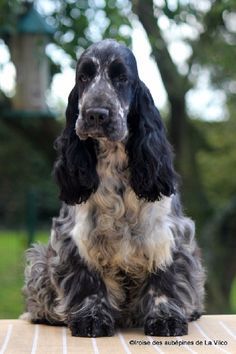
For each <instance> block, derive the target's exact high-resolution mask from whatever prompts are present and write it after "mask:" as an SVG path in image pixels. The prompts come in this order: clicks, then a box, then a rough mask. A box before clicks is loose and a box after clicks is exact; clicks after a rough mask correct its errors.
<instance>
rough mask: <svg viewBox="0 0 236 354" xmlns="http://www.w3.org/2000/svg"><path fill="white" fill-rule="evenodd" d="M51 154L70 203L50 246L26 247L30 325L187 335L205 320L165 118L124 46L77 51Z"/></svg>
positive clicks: (196, 255) (77, 332) (87, 332)
mask: <svg viewBox="0 0 236 354" xmlns="http://www.w3.org/2000/svg"><path fill="white" fill-rule="evenodd" d="M56 149H57V151H58V160H57V161H56V164H55V169H54V174H55V178H56V181H57V183H58V185H59V187H60V198H61V200H62V201H64V203H63V206H62V209H61V212H60V216H59V217H58V218H55V219H54V220H53V226H52V233H51V238H50V241H49V244H48V245H47V246H42V245H35V246H34V247H33V248H31V249H30V250H28V251H27V261H28V264H27V268H26V272H25V274H26V278H25V287H24V294H25V297H26V304H27V312H26V314H25V315H24V316H23V317H24V318H27V319H29V320H30V321H31V322H33V323H48V324H52V325H53V324H54V325H60V324H65V325H67V326H68V327H69V328H70V330H71V333H72V335H73V336H85V337H87V336H89V337H90V336H91V337H96V336H111V335H113V334H114V331H115V329H116V328H117V327H130V326H132V327H133V326H135V327H136V326H144V332H145V334H147V335H151V336H152V335H154V336H181V335H185V334H187V332H188V322H189V321H192V320H196V319H197V318H198V317H199V316H200V315H201V313H202V312H203V298H204V279H205V275H204V270H203V267H202V265H201V260H200V252H199V249H198V247H197V245H196V241H195V238H194V223H193V221H192V220H190V219H189V218H187V217H185V216H184V215H183V213H182V210H181V205H180V202H179V197H178V193H177V192H176V189H177V185H176V174H175V171H174V169H173V162H172V152H171V147H170V145H169V143H168V141H167V139H166V134H165V129H164V126H163V123H162V120H161V117H160V114H159V112H158V110H157V109H156V108H155V106H154V103H153V99H152V97H151V94H150V92H149V90H148V89H147V87H146V86H145V85H144V83H143V82H142V81H141V80H140V79H139V76H138V71H137V65H136V60H135V58H134V55H133V54H132V52H131V51H130V50H129V49H128V48H127V47H125V46H124V45H121V44H119V43H117V42H115V41H114V40H110V39H107V40H103V41H101V42H99V43H97V44H93V45H92V46H91V47H89V48H88V49H87V50H85V51H84V53H83V54H82V55H81V57H80V59H79V61H78V65H77V69H76V80H75V86H74V88H73V89H72V91H71V93H70V95H69V100H68V106H67V110H66V127H65V129H64V131H63V132H62V134H61V136H60V137H59V138H58V140H57V142H56Z"/></svg>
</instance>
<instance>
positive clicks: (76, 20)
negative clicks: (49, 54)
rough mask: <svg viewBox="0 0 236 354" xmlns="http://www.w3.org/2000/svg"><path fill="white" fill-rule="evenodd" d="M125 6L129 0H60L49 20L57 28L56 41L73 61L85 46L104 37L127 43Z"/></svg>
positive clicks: (128, 28) (127, 25)
mask: <svg viewBox="0 0 236 354" xmlns="http://www.w3.org/2000/svg"><path fill="white" fill-rule="evenodd" d="M51 1H52V0H51ZM128 9H130V2H129V1H128V0H126V1H122V2H121V1H119V0H112V1H111V0H110V1H103V0H100V1H96V0H91V1H87V0H83V1H75V0H70V1H62V0H59V1H57V6H55V10H54V11H53V12H52V13H51V14H50V15H49V16H48V21H50V23H52V24H53V25H54V26H55V28H56V33H55V42H56V44H57V45H58V46H59V47H60V48H63V49H64V50H65V52H66V53H67V54H69V55H70V57H71V58H72V59H73V60H76V59H77V56H78V54H80V53H81V51H82V50H83V49H84V48H87V47H88V46H89V45H90V44H92V43H93V42H94V41H98V40H101V39H102V38H104V37H105V38H107V37H109V38H115V39H117V40H119V41H122V42H125V43H126V44H127V45H129V44H130V33H131V32H130V29H131V23H130V21H129V19H128V17H127V16H126V14H127V11H128Z"/></svg>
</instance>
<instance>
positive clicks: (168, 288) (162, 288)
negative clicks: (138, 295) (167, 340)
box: [141, 271, 188, 336]
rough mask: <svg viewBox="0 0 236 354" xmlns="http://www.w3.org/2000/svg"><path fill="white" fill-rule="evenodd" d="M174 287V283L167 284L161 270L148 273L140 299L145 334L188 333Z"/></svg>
mask: <svg viewBox="0 0 236 354" xmlns="http://www.w3.org/2000/svg"><path fill="white" fill-rule="evenodd" d="M174 288H175V286H174V284H168V279H167V278H166V277H165V274H164V272H161V271H160V272H159V273H157V274H152V275H150V277H149V279H148V280H147V283H146V285H145V287H144V289H145V290H144V293H143V298H142V299H141V307H142V312H143V314H144V316H145V320H144V332H145V334H146V335H151V336H183V335H186V334H187V333H188V321H187V318H186V314H185V309H184V306H183V304H181V302H180V301H179V300H178V298H177V296H176V293H175V292H174ZM172 291H173V292H172Z"/></svg>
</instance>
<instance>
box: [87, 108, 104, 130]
mask: <svg viewBox="0 0 236 354" xmlns="http://www.w3.org/2000/svg"><path fill="white" fill-rule="evenodd" d="M108 118H109V110H108V109H106V108H88V109H86V112H85V119H86V120H87V122H88V123H89V125H90V126H99V125H101V124H103V123H106V122H107V120H108Z"/></svg>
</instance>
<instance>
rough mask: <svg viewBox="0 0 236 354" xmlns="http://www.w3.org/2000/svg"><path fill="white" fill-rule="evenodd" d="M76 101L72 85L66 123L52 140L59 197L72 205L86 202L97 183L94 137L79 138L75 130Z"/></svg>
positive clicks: (76, 94)
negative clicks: (55, 153)
mask: <svg viewBox="0 0 236 354" xmlns="http://www.w3.org/2000/svg"><path fill="white" fill-rule="evenodd" d="M78 104H79V95H78V89H77V87H76V86H75V87H74V88H73V90H72V91H71V93H70V95H69V99H68V105H67V109H66V127H65V129H64V131H63V132H62V134H61V136H59V138H58V139H57V140H56V142H55V148H56V150H57V152H58V159H57V161H56V163H55V165H54V176H55V179H56V182H57V183H58V185H59V188H60V199H61V200H63V201H65V202H66V203H67V204H72V205H73V204H80V203H82V202H85V201H86V200H87V199H88V198H89V196H90V195H91V193H93V192H95V191H96V190H97V187H98V184H99V179H98V175H97V172H96V163H97V157H96V152H95V146H94V141H93V140H92V139H90V138H88V139H87V140H80V138H79V137H78V136H77V135H76V132H75V123H76V120H77V118H78V114H79V108H78Z"/></svg>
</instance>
